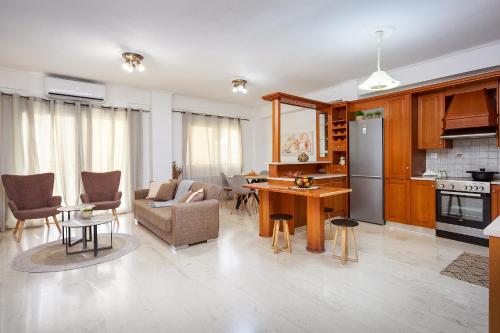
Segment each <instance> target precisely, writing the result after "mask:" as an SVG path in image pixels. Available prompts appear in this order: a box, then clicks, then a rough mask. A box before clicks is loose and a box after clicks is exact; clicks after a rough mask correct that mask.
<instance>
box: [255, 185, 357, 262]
mask: <svg viewBox="0 0 500 333" xmlns="http://www.w3.org/2000/svg"><path fill="white" fill-rule="evenodd" d="M245 187H247V188H251V189H254V190H258V191H259V236H261V237H271V236H272V234H273V230H272V229H273V226H272V225H271V221H270V220H269V215H271V214H277V213H281V214H290V215H292V216H293V220H291V221H290V222H289V229H290V233H292V234H293V233H294V230H295V228H296V227H299V226H302V225H307V250H308V251H310V252H314V253H322V252H324V251H325V227H324V220H325V218H324V212H323V200H324V199H325V198H328V197H332V196H335V195H340V194H345V193H349V192H351V191H352V190H351V189H348V188H336V187H331V186H321V185H320V188H318V189H314V190H294V189H289V186H286V185H277V184H269V183H256V184H248V185H245Z"/></svg>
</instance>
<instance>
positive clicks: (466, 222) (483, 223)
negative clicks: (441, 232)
mask: <svg viewBox="0 0 500 333" xmlns="http://www.w3.org/2000/svg"><path fill="white" fill-rule="evenodd" d="M490 207H491V197H490V194H489V193H467V192H459V191H444V190H438V191H437V195H436V208H437V211H436V221H438V222H443V223H449V224H455V225H461V226H464V227H470V228H477V229H484V228H486V227H487V226H488V224H489V223H490V216H491V213H490Z"/></svg>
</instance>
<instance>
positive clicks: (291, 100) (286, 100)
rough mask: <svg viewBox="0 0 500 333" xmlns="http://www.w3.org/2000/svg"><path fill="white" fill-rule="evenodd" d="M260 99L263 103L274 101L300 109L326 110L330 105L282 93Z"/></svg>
mask: <svg viewBox="0 0 500 333" xmlns="http://www.w3.org/2000/svg"><path fill="white" fill-rule="evenodd" d="M262 99H263V100H265V101H269V102H271V101H274V100H279V101H280V103H282V104H287V105H293V106H298V107H301V108H306V109H314V110H317V109H321V108H326V107H329V106H330V104H328V103H325V102H320V101H316V100H314V99H309V98H304V97H299V96H294V95H290V94H286V93H282V92H276V93H273V94H269V95H266V96H262Z"/></svg>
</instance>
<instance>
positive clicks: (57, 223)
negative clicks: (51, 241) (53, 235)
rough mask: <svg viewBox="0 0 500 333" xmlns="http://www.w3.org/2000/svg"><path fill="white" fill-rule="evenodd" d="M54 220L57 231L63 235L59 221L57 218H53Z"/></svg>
mask: <svg viewBox="0 0 500 333" xmlns="http://www.w3.org/2000/svg"><path fill="white" fill-rule="evenodd" d="M52 219H53V220H54V224H55V225H56V228H57V230H59V233H61V226H60V225H59V221H57V216H56V215H54V216H52Z"/></svg>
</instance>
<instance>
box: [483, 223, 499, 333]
mask: <svg viewBox="0 0 500 333" xmlns="http://www.w3.org/2000/svg"><path fill="white" fill-rule="evenodd" d="M484 234H485V235H486V236H489V239H490V250H489V252H490V259H489V261H490V263H489V303H490V304H489V305H490V306H489V332H490V333H497V332H500V316H499V313H500V217H497V218H496V219H495V220H494V221H493V222H491V224H490V225H489V226H488V227H486V229H484Z"/></svg>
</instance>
